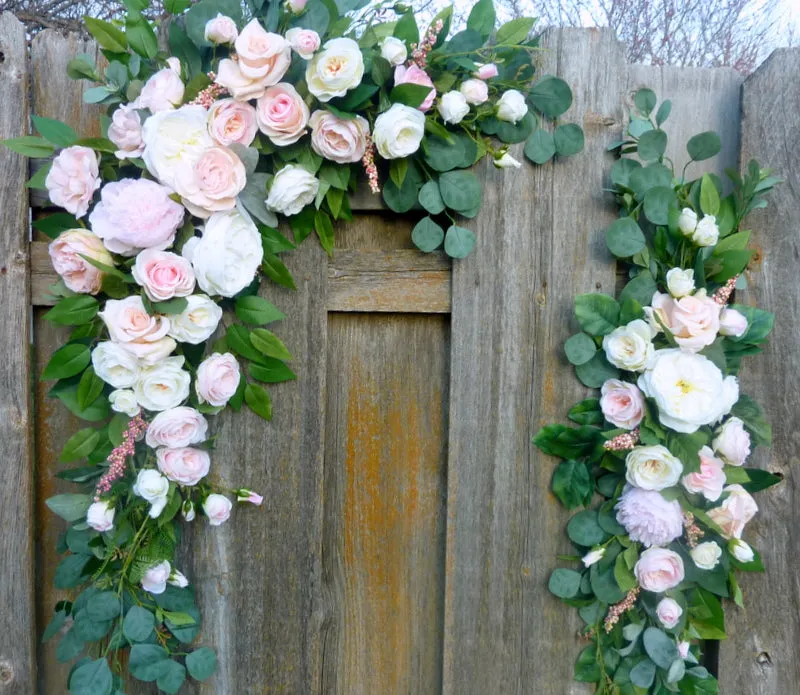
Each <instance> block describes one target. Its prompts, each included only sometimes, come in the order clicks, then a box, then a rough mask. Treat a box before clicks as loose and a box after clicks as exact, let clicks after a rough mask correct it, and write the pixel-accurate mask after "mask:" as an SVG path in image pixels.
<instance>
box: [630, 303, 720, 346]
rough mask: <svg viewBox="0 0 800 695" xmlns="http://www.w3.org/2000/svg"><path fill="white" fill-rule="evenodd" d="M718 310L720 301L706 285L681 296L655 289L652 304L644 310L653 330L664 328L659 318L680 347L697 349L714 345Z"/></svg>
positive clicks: (717, 327)
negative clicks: (716, 299) (714, 297)
mask: <svg viewBox="0 0 800 695" xmlns="http://www.w3.org/2000/svg"><path fill="white" fill-rule="evenodd" d="M719 313H720V305H719V304H717V303H716V302H715V301H714V300H713V299H712V298H711V297H709V296H708V295H707V294H706V291H705V290H704V289H703V290H698V291H697V293H696V294H694V295H691V296H687V297H683V298H681V299H673V298H672V297H670V296H669V295H668V294H661V293H659V292H656V293H655V294H654V295H653V301H652V307H647V308H645V314H646V315H647V317H648V321H649V323H650V326H651V327H652V328H653V330H654V331H656V332H658V331H659V330H661V326H660V324H659V320H658V319H660V320H661V321H663V323H664V325H665V326H666V327H667V328H668V329H669V330H670V332H671V333H672V335H673V337H674V338H675V342H676V343H678V345H679V346H680V347H682V348H685V349H687V350H692V351H694V352H699V351H700V350H702V349H703V348H704V347H707V346H709V345H711V343H713V342H714V340H715V339H716V337H717V332H718V331H719ZM656 316H658V319H656V318H655V317H656Z"/></svg>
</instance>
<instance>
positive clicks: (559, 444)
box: [533, 423, 600, 459]
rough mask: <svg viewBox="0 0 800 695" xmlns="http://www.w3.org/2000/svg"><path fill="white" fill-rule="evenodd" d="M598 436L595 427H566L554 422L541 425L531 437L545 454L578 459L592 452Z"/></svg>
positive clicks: (598, 432) (598, 431) (598, 433)
mask: <svg viewBox="0 0 800 695" xmlns="http://www.w3.org/2000/svg"><path fill="white" fill-rule="evenodd" d="M599 436H600V430H598V429H597V428H595V427H567V426H566V425H561V424H558V423H556V424H553V425H546V426H545V427H542V429H540V430H539V431H538V432H537V433H536V436H535V437H534V438H533V443H534V444H535V445H536V446H538V447H539V448H540V449H541V450H542V451H543V452H544V453H545V454H550V455H551V456H558V457H560V458H564V459H579V458H581V457H582V456H588V455H589V454H590V453H591V452H592V450H593V449H594V448H595V446H596V444H597V442H598V438H599Z"/></svg>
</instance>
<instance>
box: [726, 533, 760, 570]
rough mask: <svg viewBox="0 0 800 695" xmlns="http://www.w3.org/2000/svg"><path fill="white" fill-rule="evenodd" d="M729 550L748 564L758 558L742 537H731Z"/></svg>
mask: <svg viewBox="0 0 800 695" xmlns="http://www.w3.org/2000/svg"><path fill="white" fill-rule="evenodd" d="M728 551H729V552H730V554H731V555H733V557H735V558H736V559H737V560H738V561H739V562H742V563H744V564H747V563H749V562H752V561H753V560H755V559H756V554H755V553H754V552H753V549H752V548H751V547H750V545H749V544H748V543H745V542H744V541H743V540H741V539H740V538H731V540H730V541H728Z"/></svg>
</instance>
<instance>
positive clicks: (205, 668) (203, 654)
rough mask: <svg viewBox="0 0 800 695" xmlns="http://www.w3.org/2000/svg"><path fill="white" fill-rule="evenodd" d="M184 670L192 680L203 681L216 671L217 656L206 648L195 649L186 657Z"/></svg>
mask: <svg viewBox="0 0 800 695" xmlns="http://www.w3.org/2000/svg"><path fill="white" fill-rule="evenodd" d="M186 668H187V669H188V670H189V675H190V676H191V677H192V678H194V679H195V680H198V681H204V680H206V679H207V678H210V677H211V676H213V675H214V672H215V671H216V670H217V655H216V654H215V653H214V650H213V649H209V648H208V647H200V649H195V650H194V651H193V652H191V653H190V654H189V655H188V656H187V657H186Z"/></svg>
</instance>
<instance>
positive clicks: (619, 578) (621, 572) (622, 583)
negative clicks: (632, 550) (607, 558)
mask: <svg viewBox="0 0 800 695" xmlns="http://www.w3.org/2000/svg"><path fill="white" fill-rule="evenodd" d="M623 533H624V529H623ZM631 547H633V546H631ZM614 580H615V581H616V582H617V585H618V586H619V588H620V589H621V590H622V591H625V592H628V591H630V590H631V589H633V588H635V587H636V585H637V581H636V577H634V576H633V572H632V571H631V570H630V568H629V567H628V565H627V563H626V562H625V556H624V553H620V554H619V555H617V559H616V560H615V561H614Z"/></svg>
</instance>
